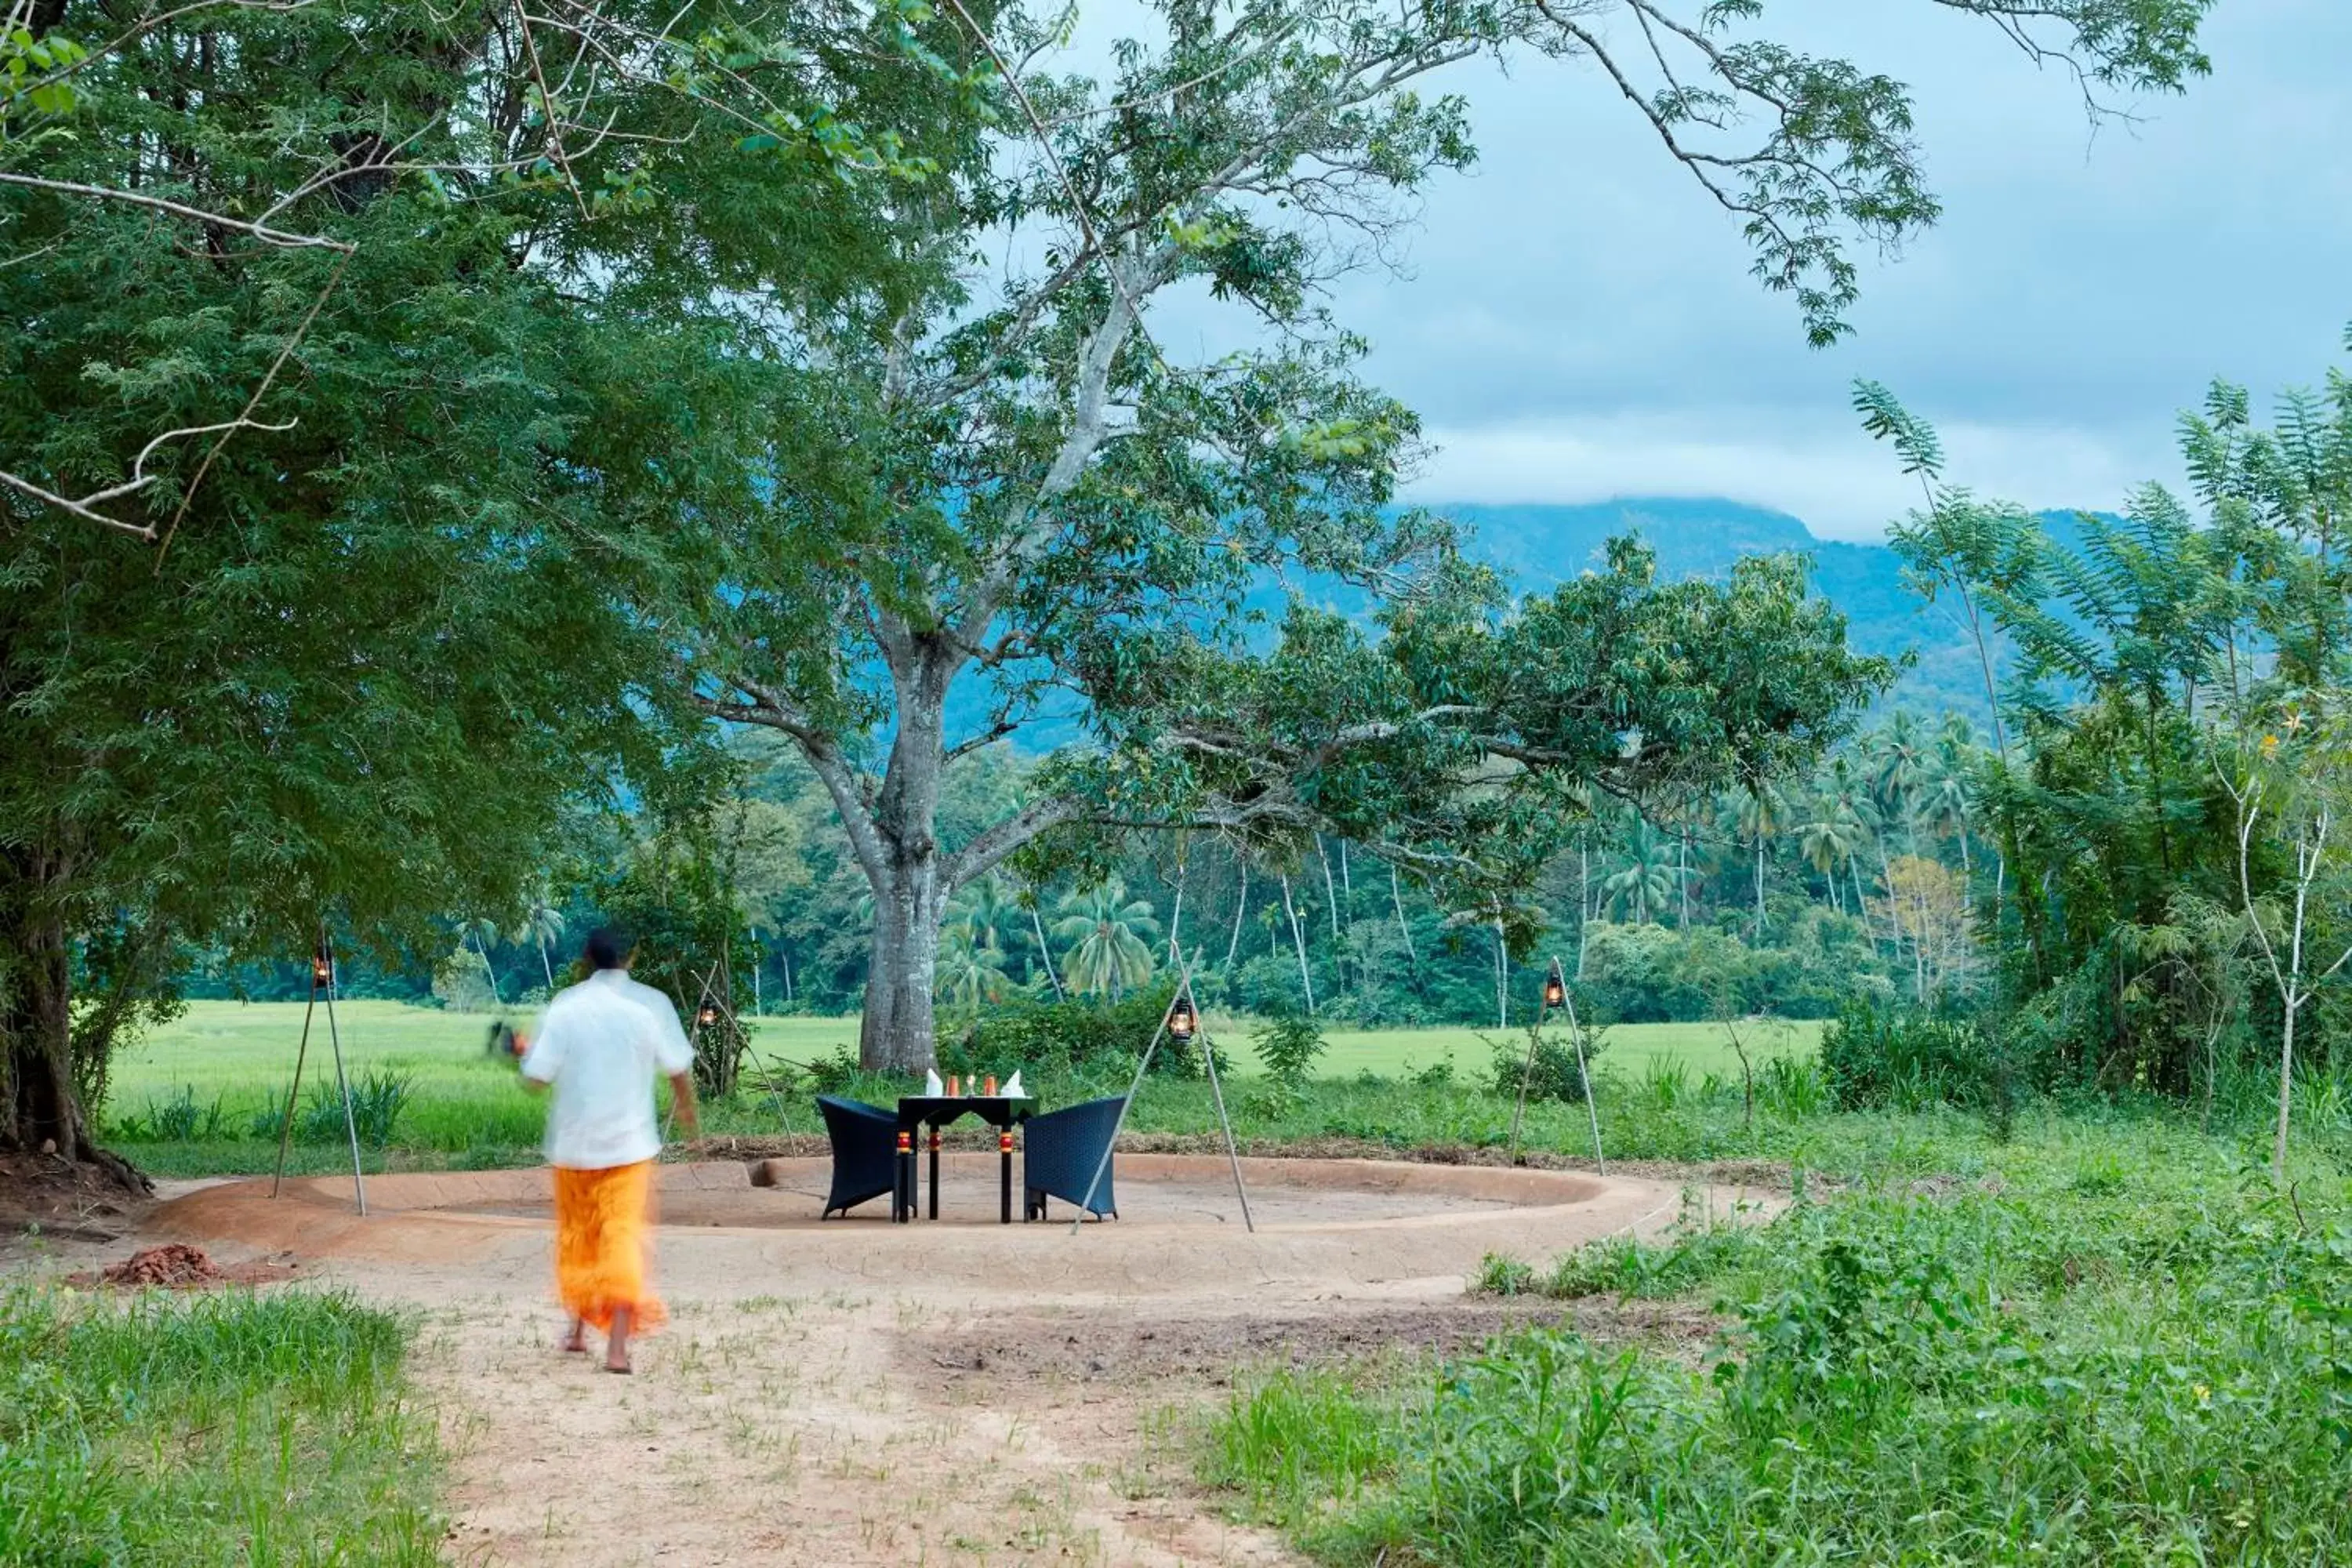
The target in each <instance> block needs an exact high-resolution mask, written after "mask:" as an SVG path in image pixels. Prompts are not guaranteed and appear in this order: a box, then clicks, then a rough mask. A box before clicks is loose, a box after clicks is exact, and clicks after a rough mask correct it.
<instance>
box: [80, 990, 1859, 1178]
mask: <svg viewBox="0 0 2352 1568" xmlns="http://www.w3.org/2000/svg"><path fill="white" fill-rule="evenodd" d="M302 1014H303V1008H302V1006H301V1005H300V1004H299V1003H256V1004H249V1005H248V1004H241V1003H235V1002H197V1003H192V1004H190V1005H189V1007H188V1009H187V1011H186V1012H185V1013H184V1015H183V1016H181V1017H180V1018H178V1019H176V1020H174V1021H173V1023H171V1024H169V1025H166V1026H163V1027H162V1028H160V1029H157V1030H155V1031H154V1032H153V1033H152V1034H151V1035H149V1036H147V1037H144V1038H142V1039H141V1040H139V1041H138V1042H136V1043H135V1044H133V1045H132V1046H131V1047H128V1048H126V1049H125V1050H123V1051H122V1052H121V1054H120V1055H119V1056H118V1057H117V1058H115V1061H114V1064H113V1072H112V1079H111V1082H110V1090H109V1094H108V1099H107V1103H106V1106H105V1107H104V1110H103V1112H102V1116H103V1120H104V1122H105V1126H106V1130H107V1136H108V1137H109V1138H110V1140H112V1141H113V1142H116V1143H118V1144H120V1145H121V1146H122V1147H124V1148H125V1149H126V1150H127V1151H128V1152H130V1153H131V1157H132V1158H133V1159H134V1160H135V1161H136V1162H137V1163H140V1164H141V1165H142V1166H144V1167H145V1168H147V1169H148V1170H150V1171H152V1172H155V1173H159V1174H164V1175H209V1174H230V1173H258V1172H264V1171H268V1170H269V1169H271V1168H272V1167H273V1166H274V1164H275V1163H276V1161H277V1158H278V1118H279V1117H280V1116H282V1114H283V1110H284V1107H285V1103H286V1091H287V1086H288V1084H289V1081H290V1080H291V1079H292V1077H293V1072H294V1057H295V1050H296V1047H297V1045H298V1043H299V1040H300V1038H301V1032H302ZM514 1016H515V1017H516V1018H517V1019H518V1020H520V1019H521V1018H522V1017H523V1015H522V1014H521V1013H520V1012H518V1013H517V1014H516V1015H514ZM336 1018H337V1023H338V1026H339V1028H340V1031H341V1037H342V1050H343V1066H344V1070H345V1072H346V1073H347V1074H348V1075H349V1076H350V1078H351V1079H352V1082H353V1084H354V1085H355V1086H365V1085H366V1084H368V1083H369V1082H370V1081H371V1080H373V1082H375V1083H376V1084H378V1085H385V1084H392V1083H396V1084H398V1085H399V1086H401V1087H404V1089H405V1091H406V1092H405V1099H404V1102H403V1103H402V1104H401V1106H400V1108H399V1110H398V1111H397V1115H396V1120H395V1121H394V1125H393V1130H392V1133H391V1136H390V1138H389V1140H388V1142H387V1141H386V1140H383V1139H381V1138H371V1137H367V1136H366V1135H365V1134H364V1133H363V1136H362V1142H363V1144H364V1145H365V1147H364V1149H363V1160H364V1163H366V1164H367V1165H368V1166H369V1168H371V1169H374V1170H396V1169H439V1168H446V1167H451V1166H456V1167H463V1168H493V1167H498V1166H505V1165H515V1164H528V1163H532V1162H533V1161H534V1160H535V1159H536V1158H537V1149H538V1144H539V1141H540V1136H541V1129H542V1127H543V1125H544V1114H545V1112H544V1107H543V1105H542V1104H541V1101H539V1100H536V1099H533V1098H532V1097H530V1096H529V1095H526V1094H524V1093H522V1092H521V1091H520V1089H519V1088H518V1086H517V1084H516V1081H515V1071H514V1067H513V1064H512V1063H511V1062H509V1061H506V1060H504V1059H502V1058H493V1057H490V1056H488V1055H487V1054H486V1053H485V1051H484V1049H483V1040H484V1036H485V1035H486V1033H487V1032H488V1026H489V1016H488V1015H484V1014H460V1013H445V1012H440V1011H436V1010H435V1009H431V1008H424V1007H411V1006H407V1005H403V1004H400V1003H395V1002H349V1003H344V1004H342V1005H339V1006H338V1007H337V1008H336ZM1212 1025H1213V1029H1214V1030H1215V1033H1216V1034H1217V1037H1218V1038H1219V1039H1220V1041H1221V1043H1222V1044H1223V1048H1224V1049H1226V1050H1227V1051H1228V1052H1229V1053H1230V1054H1231V1055H1232V1056H1233V1057H1234V1058H1235V1063H1236V1067H1237V1068H1238V1076H1237V1079H1236V1082H1235V1084H1234V1094H1233V1095H1232V1096H1231V1097H1230V1098H1231V1100H1232V1101H1233V1106H1234V1110H1235V1112H1236V1116H1237V1120H1238V1121H1239V1123H1240V1125H1241V1127H1242V1130H1243V1131H1244V1135H1245V1136H1250V1137H1255V1138H1266V1139H1296V1138H1321V1137H1330V1136H1347V1137H1360V1138H1366V1139H1370V1140H1371V1141H1374V1142H1383V1143H1387V1144H1391V1145H1393V1146H1398V1147H1411V1146H1413V1145H1417V1144H1423V1143H1498V1142H1503V1141H1504V1140H1505V1138H1507V1135H1508V1121H1509V1114H1510V1106H1509V1104H1508V1103H1507V1101H1506V1100H1500V1099H1498V1098H1497V1097H1496V1096H1495V1095H1493V1094H1491V1093H1487V1092H1484V1091H1483V1090H1480V1089H1476V1088H1475V1086H1480V1085H1484V1084H1486V1082H1487V1081H1488V1079H1490V1078H1491V1075H1492V1071H1493V1066H1492V1064H1493V1061H1494V1055H1495V1053H1494V1046H1493V1044H1491V1043H1490V1042H1499V1043H1501V1044H1502V1045H1504V1046H1505V1047H1507V1048H1508V1049H1510V1050H1512V1051H1517V1049H1519V1048H1520V1047H1521V1045H1522V1043H1523V1041H1524V1037H1523V1036H1516V1035H1515V1036H1503V1035H1499V1034H1496V1033H1493V1032H1492V1031H1488V1032H1486V1033H1484V1034H1482V1033H1481V1032H1480V1031H1477V1030H1475V1029H1389V1030H1335V1031H1333V1032H1332V1033H1331V1034H1330V1036H1329V1037H1328V1040H1327V1048H1326V1050H1325V1052H1324V1055H1323V1057H1322V1058H1321V1060H1320V1061H1319V1062H1318V1069H1317V1070H1318V1081H1317V1082H1316V1083H1314V1084H1312V1085H1310V1086H1308V1089H1307V1092H1306V1093H1305V1094H1304V1095H1303V1096H1283V1095H1278V1094H1274V1093H1271V1092H1268V1091H1267V1090H1266V1089H1265V1086H1264V1085H1263V1083H1262V1080H1261V1079H1260V1078H1259V1068H1258V1064H1257V1060H1256V1058H1255V1054H1254V1052H1253V1051H1252V1050H1251V1048H1250V1045H1249V1040H1248V1026H1247V1021H1246V1020H1225V1019H1213V1020H1212ZM1818 1032H1819V1031H1818V1029H1817V1028H1816V1027H1815V1026H1791V1027H1790V1028H1789V1029H1787V1030H1786V1031H1784V1032H1782V1033H1781V1034H1780V1035H1777V1036H1774V1035H1769V1034H1762V1033H1759V1036H1758V1037H1756V1038H1755V1039H1754V1040H1753V1041H1752V1042H1751V1047H1750V1048H1751V1050H1752V1051H1755V1052H1756V1053H1757V1054H1759V1056H1761V1055H1764V1054H1768V1053H1770V1052H1774V1051H1778V1052H1781V1053H1785V1054H1790V1055H1795V1056H1800V1057H1802V1056H1809V1055H1810V1053H1811V1048H1812V1045H1813V1042H1814V1040H1815V1038H1816V1037H1817V1036H1818ZM856 1038H857V1021H856V1019H854V1018H762V1019H760V1020H758V1022H757V1024H756V1025H755V1026H754V1032H753V1051H754V1053H755V1065H757V1064H759V1063H769V1062H774V1063H789V1064H807V1063H810V1062H814V1061H819V1060H823V1059H825V1058H834V1057H835V1056H837V1055H838V1054H840V1053H842V1052H845V1051H851V1050H854V1049H855V1047H856ZM1446 1064H1451V1068H1452V1079H1453V1081H1452V1082H1451V1083H1450V1084H1436V1083H1415V1082H1412V1081H1411V1079H1412V1077H1413V1075H1418V1074H1425V1073H1427V1072H1428V1071H1429V1069H1431V1068H1443V1067H1444V1066H1445V1065H1446ZM1020 1065H1023V1064H1019V1063H1006V1064H1003V1066H1004V1070H1005V1071H1007V1072H1009V1071H1010V1070H1011V1069H1012V1068H1013V1067H1015V1066H1020ZM1599 1070H1600V1071H1601V1075H1602V1078H1603V1080H1604V1083H1607V1084H1613V1085H1616V1086H1618V1088H1619V1089H1622V1092H1623V1093H1624V1094H1625V1095H1627V1096H1631V1097H1632V1099H1633V1101H1634V1102H1635V1103H1636V1105H1637V1106H1646V1105H1647V1104H1648V1103H1649V1102H1650V1100H1651V1099H1652V1098H1653V1096H1654V1092H1655V1091H1660V1090H1661V1089H1663V1092H1665V1093H1668V1094H1669V1095H1671V1094H1672V1093H1673V1091H1674V1089H1675V1085H1676V1084H1680V1085H1682V1086H1683V1088H1684V1089H1685V1098H1686V1097H1687V1094H1688V1093H1689V1092H1693V1091H1695V1090H1696V1089H1697V1088H1698V1087H1700V1086H1703V1085H1704V1084H1705V1083H1706V1081H1707V1079H1709V1077H1710V1076H1713V1077H1714V1078H1715V1079H1717V1082H1718V1083H1721V1082H1724V1081H1730V1080H1733V1079H1736V1078H1737V1075H1738V1060H1737V1058H1735V1057H1734V1055H1733V1054H1732V1051H1731V1048H1730V1047H1729V1045H1728V1044H1727V1042H1726V1040H1725V1038H1724V1037H1723V1033H1722V1031H1721V1030H1720V1029H1718V1028H1717V1027H1716V1026H1711V1025H1687V1024H1658V1025H1638V1026H1624V1027H1620V1028H1615V1029H1612V1030H1610V1031H1608V1033H1607V1037H1606V1047H1605V1050H1604V1053H1603V1056H1602V1058H1601V1063H1600V1068H1599ZM1438 1076H1444V1075H1443V1074H1442V1073H1441V1074H1439V1075H1438ZM1374 1080H1378V1081H1374ZM302 1082H303V1089H302V1093H301V1097H300V1099H301V1103H300V1104H299V1105H298V1107H297V1108H296V1134H295V1140H294V1143H293V1147H292V1149H291V1151H290V1152H289V1159H288V1166H289V1169H290V1170H293V1171H297V1172H300V1173H326V1172H332V1171H336V1170H339V1169H346V1168H348V1166H349V1163H350V1158H351V1156H350V1152H349V1150H348V1148H347V1146H346V1144H345V1142H344V1133H343V1130H342V1118H341V1107H340V1103H339V1102H338V1101H336V1100H334V1099H333V1098H332V1089H333V1082H334V1058H333V1055H332V1051H331V1044H330V1041H329V1040H328V1037H327V1032H326V1016H325V1014H324V1013H323V1011H322V1012H320V1013H319V1014H318V1015H317V1016H315V1017H314V1018H313V1020H312V1025H311V1037H310V1051H309V1055H308V1057H307V1058H306V1059H305V1061H304V1065H303V1072H302ZM1029 1082H1030V1084H1031V1086H1032V1087H1033V1088H1035V1089H1041V1090H1042V1091H1043V1094H1044V1098H1045V1100H1046V1102H1047V1103H1055V1104H1058V1103H1066V1102H1067V1101H1068V1100H1073V1099H1078V1098H1084V1097H1086V1096H1088V1095H1092V1094H1098V1093H1109V1092H1114V1091H1116V1090H1117V1089H1120V1088H1123V1087H1124V1081H1123V1078H1122V1075H1121V1074H1120V1073H1118V1071H1116V1070H1111V1069H1105V1070H1104V1071H1103V1072H1101V1073H1099V1074H1097V1075H1095V1076H1093V1077H1087V1078H1082V1079H1073V1080H1072V1081H1069V1082H1059V1081H1055V1080H1053V1079H1051V1078H1050V1077H1048V1078H1047V1079H1046V1080H1045V1081H1042V1082H1041V1081H1040V1075H1039V1074H1038V1072H1037V1071H1036V1070H1035V1069H1034V1068H1032V1069H1031V1071H1030V1074H1029ZM853 1088H854V1089H855V1091H856V1092H861V1093H864V1094H866V1095H867V1096H868V1097H869V1098H877V1099H885V1100H887V1098H888V1096H889V1095H890V1094H891V1093H892V1092H893V1091H894V1089H895V1088H896V1086H895V1085H893V1084H890V1083H887V1082H883V1081H881V1080H871V1081H866V1082H864V1083H862V1084H859V1085H856V1086H853ZM664 1093H665V1095H666V1094H667V1091H666V1090H665V1091H664ZM354 1100H355V1102H356V1103H358V1104H359V1105H360V1106H361V1107H362V1110H365V1108H366V1107H367V1106H368V1105H369V1104H371V1103H372V1102H373V1100H372V1097H371V1096H369V1095H368V1094H366V1093H364V1092H362V1089H358V1088H355V1091H354ZM703 1120H704V1126H705V1128H706V1130H708V1131H711V1132H716V1133H741V1134H749V1135H763V1134H772V1133H775V1132H777V1131H802V1132H807V1131H815V1128H816V1121H815V1114H814V1107H813V1105H812V1104H811V1103H810V1091H809V1088H808V1085H807V1083H806V1080H805V1079H803V1080H801V1081H800V1082H799V1083H798V1085H797V1086H796V1087H795V1088H794V1089H793V1091H792V1092H791V1093H790V1094H788V1095H786V1096H784V1097H783V1098H782V1099H781V1100H780V1099H778V1098H777V1097H775V1096H772V1095H768V1094H763V1093H761V1092H759V1091H757V1090H756V1089H746V1090H745V1091H743V1092H741V1093H740V1094H738V1095H737V1096H736V1097H734V1098H733V1099H732V1100H728V1101H723V1102H721V1103H719V1104H717V1105H713V1106H708V1107H706V1108H705V1113H704V1119H703ZM365 1125H366V1119H365V1117H364V1116H362V1127H363V1128H364V1127H365ZM1134 1125H1135V1126H1136V1127H1137V1129H1138V1130H1139V1131H1177V1132H1205V1131H1210V1130H1212V1129H1213V1128H1214V1126H1215V1125H1216V1122H1215V1116H1214V1109H1213V1105H1212V1103H1211V1101H1210V1099H1209V1095H1208V1090H1207V1087H1206V1086H1205V1085H1204V1084H1199V1083H1182V1082H1165V1083H1163V1082H1160V1081H1157V1080H1155V1082H1154V1083H1153V1085H1152V1086H1151V1087H1150V1089H1149V1090H1148V1091H1147V1092H1146V1094H1145V1095H1144V1096H1143V1097H1142V1099H1141V1100H1140V1101H1139V1104H1138V1106H1137V1108H1136V1113H1135V1121H1134ZM1583 1127H1584V1122H1583V1117H1582V1111H1581V1109H1580V1108H1579V1107H1561V1106H1549V1107H1547V1106H1541V1105H1538V1106H1537V1107H1534V1108H1531V1110H1530V1112H1529V1121H1528V1137H1529V1139H1530V1141H1531V1142H1533V1145H1534V1146H1535V1147H1538V1148H1541V1147H1559V1148H1564V1149H1565V1148H1581V1147H1583V1146H1584V1145H1585V1144H1586V1143H1588V1142H1590V1139H1589V1134H1587V1133H1586V1132H1585V1131H1583ZM1645 1136H1652V1135H1645ZM1677 1146H1679V1147H1693V1148H1697V1149H1699V1150H1700V1151H1701V1152H1705V1150H1706V1149H1710V1148H1712V1144H1711V1143H1708V1142H1707V1141H1706V1140H1704V1139H1701V1140H1699V1141H1697V1142H1696V1143H1694V1142H1693V1140H1692V1139H1690V1138H1688V1137H1685V1138H1683V1139H1682V1140H1681V1142H1680V1144H1678V1145H1677Z"/></svg>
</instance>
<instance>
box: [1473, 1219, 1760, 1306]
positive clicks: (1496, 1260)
mask: <svg viewBox="0 0 2352 1568" xmlns="http://www.w3.org/2000/svg"><path fill="white" fill-rule="evenodd" d="M1761 1250H1762V1248H1761V1247H1759V1245H1758V1243H1757V1238H1756V1232H1755V1230H1754V1229H1753V1228H1752V1227H1751V1226H1748V1225H1744V1224H1736V1225H1710V1226H1695V1227H1686V1228H1684V1229H1682V1230H1681V1231H1679V1232H1678V1233H1677V1234H1675V1236H1674V1237H1672V1238H1671V1239H1670V1240H1668V1241H1667V1242H1665V1243H1664V1245H1660V1244H1657V1243H1654V1242H1648V1241H1643V1240H1641V1239H1640V1238H1638V1237H1627V1236H1612V1237H1605V1238H1604V1239H1602V1240H1600V1241H1595V1242H1591V1243H1589V1244H1587V1245H1586V1246H1583V1247H1578V1248H1577V1249H1576V1250H1575V1251H1573V1252H1567V1253H1563V1254H1561V1255H1560V1257H1559V1258H1558V1260H1556V1261H1555V1262H1554V1263H1553V1264H1552V1266H1551V1268H1549V1270H1539V1269H1538V1268H1535V1267H1534V1266H1532V1265H1530V1264H1528V1263H1524V1262H1521V1261H1519V1260H1517V1259H1516V1258H1505V1257H1500V1256H1496V1257H1490V1258H1487V1259H1486V1261H1485V1262H1484V1264H1482V1265H1481V1266H1480V1268H1479V1271H1478V1273H1477V1275H1476V1276H1475V1277H1474V1278H1473V1279H1472V1281H1471V1286H1470V1289H1471V1291H1472V1293H1473V1294H1477V1295H1493V1296H1545V1297H1549V1298H1551V1299H1553V1300H1580V1299H1581V1298H1583V1297H1587V1296H1615V1297H1618V1298H1620V1299H1622V1300H1633V1299H1635V1298H1639V1299H1642V1300H1670V1299H1672V1298H1674V1297H1676V1296H1685V1295H1688V1294H1690V1293H1691V1292H1693V1291H1695V1290H1697V1289H1701V1288H1703V1287H1706V1286H1709V1285H1712V1284H1714V1283H1715V1282H1716V1281H1717V1280H1718V1279H1722V1278H1723V1277H1724V1276H1726V1275H1728V1274H1730V1273H1732V1272H1734V1271H1735V1270H1737V1269H1738V1268H1741V1267H1742V1266H1744V1265H1746V1264H1748V1262H1750V1261H1752V1260H1753V1259H1754V1258H1756V1257H1757V1256H1758V1255H1759V1253H1760V1252H1761Z"/></svg>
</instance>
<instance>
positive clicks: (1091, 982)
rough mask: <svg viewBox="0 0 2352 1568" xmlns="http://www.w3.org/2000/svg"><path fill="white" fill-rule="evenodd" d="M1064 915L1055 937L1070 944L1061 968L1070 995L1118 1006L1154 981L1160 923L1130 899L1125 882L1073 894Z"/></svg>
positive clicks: (1146, 908)
mask: <svg viewBox="0 0 2352 1568" xmlns="http://www.w3.org/2000/svg"><path fill="white" fill-rule="evenodd" d="M1061 909H1062V910H1063V914H1062V918H1061V919H1060V920H1059V921H1055V923H1054V932H1055V935H1056V936H1059V937H1061V938H1062V939H1063V940H1064V941H1065V942H1068V943H1070V948H1069V952H1068V956H1067V957H1066V958H1065V959H1064V960H1063V963H1062V973H1064V974H1065V975H1066V976H1067V977H1068V980H1069V983H1070V989H1072V990H1073V991H1076V992H1078V993H1079V994H1082V995H1094V996H1108V997H1110V998H1111V999H1112V1000H1114V1001H1116V1000H1118V997H1119V996H1121V995H1123V994H1125V993H1126V992H1127V991H1128V990H1129V988H1131V987H1133V986H1137V985H1140V984H1143V983H1144V982H1145V981H1147V980H1149V979H1150V978H1151V971H1152V963H1151V951H1152V941H1153V939H1155V938H1156V937H1158V936H1159V934H1160V922H1159V921H1157V920H1155V919H1154V918H1153V917H1152V913H1151V906H1150V904H1149V903H1147V902H1145V901H1144V900H1141V899H1135V900H1129V898H1128V896H1127V884H1126V883H1125V882H1122V881H1120V880H1119V879H1118V878H1117V877H1113V878H1111V879H1109V880H1108V881H1107V882H1104V883H1103V884H1102V885H1101V886H1100V887H1097V888H1093V889H1088V890H1087V891H1084V892H1077V893H1072V894H1071V895H1069V896H1068V897H1067V898H1066V899H1064V900H1062V903H1061Z"/></svg>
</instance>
